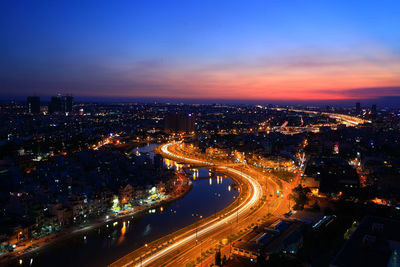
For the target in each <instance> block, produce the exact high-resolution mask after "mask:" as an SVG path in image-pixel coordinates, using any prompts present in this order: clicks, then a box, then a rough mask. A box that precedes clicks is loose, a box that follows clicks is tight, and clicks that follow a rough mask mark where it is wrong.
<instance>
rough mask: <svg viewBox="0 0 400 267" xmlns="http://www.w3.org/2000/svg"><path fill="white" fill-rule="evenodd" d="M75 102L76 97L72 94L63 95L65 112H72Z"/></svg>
mask: <svg viewBox="0 0 400 267" xmlns="http://www.w3.org/2000/svg"><path fill="white" fill-rule="evenodd" d="M73 104H74V98H73V97H72V96H64V97H63V112H68V113H71V112H72V106H73Z"/></svg>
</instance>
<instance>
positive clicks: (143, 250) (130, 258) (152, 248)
mask: <svg viewBox="0 0 400 267" xmlns="http://www.w3.org/2000/svg"><path fill="white" fill-rule="evenodd" d="M154 152H155V153H158V154H161V155H162V156H163V157H164V158H168V159H171V160H174V161H177V162H179V163H183V164H188V165H190V166H191V167H194V168H196V166H197V167H203V165H204V164H201V163H199V164H196V163H193V162H192V161H185V160H182V159H181V158H179V157H173V156H171V155H168V154H165V153H164V152H163V151H162V150H161V146H158V147H156V148H155V149H154ZM210 167H212V166H210ZM218 171H219V172H221V173H224V174H227V175H229V177H231V178H232V179H233V180H234V182H235V183H236V184H237V185H238V186H239V195H238V196H237V197H236V198H235V200H234V201H233V202H232V203H231V204H230V205H228V206H227V207H226V208H224V209H222V210H220V211H218V212H216V213H215V214H214V215H212V216H209V217H206V218H203V219H200V220H199V221H197V222H196V223H193V224H190V225H188V226H186V227H184V228H182V229H179V230H178V231H175V232H173V233H171V234H169V235H166V236H164V237H162V238H159V239H157V240H155V241H153V242H150V243H148V244H145V246H142V247H140V248H138V249H136V250H134V251H132V252H131V253H129V254H127V255H125V256H124V257H122V258H120V259H119V260H117V261H115V262H113V263H112V264H110V265H109V267H117V266H126V265H127V264H130V263H132V262H136V263H140V262H141V260H142V257H146V256H149V255H150V254H154V253H155V252H157V251H158V250H160V249H162V248H164V247H166V246H168V245H170V244H172V243H174V242H175V241H176V240H180V239H182V238H183V237H185V236H187V235H188V234H190V232H191V231H193V230H194V229H197V228H199V227H201V226H202V225H205V224H207V223H210V222H212V221H213V220H217V219H220V218H223V217H225V216H227V214H228V213H229V212H231V211H232V210H234V209H235V208H238V206H239V205H240V201H241V199H243V196H244V195H246V194H248V185H247V184H246V183H242V180H241V178H240V177H239V175H237V174H235V173H232V172H230V171H228V170H223V169H219V170H218Z"/></svg>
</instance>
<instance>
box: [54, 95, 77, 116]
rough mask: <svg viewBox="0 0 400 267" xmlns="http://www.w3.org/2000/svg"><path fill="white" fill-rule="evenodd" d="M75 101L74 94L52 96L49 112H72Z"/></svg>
mask: <svg viewBox="0 0 400 267" xmlns="http://www.w3.org/2000/svg"><path fill="white" fill-rule="evenodd" d="M73 101H74V98H73V97H72V96H61V95H57V96H52V97H51V101H50V104H49V112H50V113H56V112H60V113H71V112H72V106H73V104H74V102H73Z"/></svg>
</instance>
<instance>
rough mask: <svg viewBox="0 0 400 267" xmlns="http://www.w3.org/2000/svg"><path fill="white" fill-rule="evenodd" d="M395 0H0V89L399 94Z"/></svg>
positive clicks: (227, 95)
mask: <svg viewBox="0 0 400 267" xmlns="http://www.w3.org/2000/svg"><path fill="white" fill-rule="evenodd" d="M399 14H400V1H398V0H397V1H365V0H364V1H350V0H347V1H340V0H335V1H306V0H304V1H272V0H271V1H269V0H264V1H252V0H247V1H235V0H229V1H222V0H212V1H205V0H196V1H195V0H181V1H170V0H160V1H152V0H144V1H99V0H96V1H58V0H57V1H19V0H18V1H15V0H3V1H1V2H0V27H1V30H0V62H1V64H0V91H1V92H0V97H1V98H10V97H18V96H19V97H22V96H27V95H31V94H36V95H39V96H49V95H54V94H56V93H63V94H67V93H70V94H73V95H74V96H75V97H76V98H78V99H79V97H82V98H83V97H86V98H88V97H89V98H90V97H94V98H105V97H114V98H115V97H117V98H118V97H119V98H129V99H134V98H143V97H144V98H146V97H147V98H154V99H160V98H169V99H170V98H177V99H232V100H301V101H319V100H363V99H375V98H379V97H394V96H400V30H399V29H400V15H399Z"/></svg>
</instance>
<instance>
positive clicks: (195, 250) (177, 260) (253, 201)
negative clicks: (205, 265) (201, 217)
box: [112, 142, 290, 266]
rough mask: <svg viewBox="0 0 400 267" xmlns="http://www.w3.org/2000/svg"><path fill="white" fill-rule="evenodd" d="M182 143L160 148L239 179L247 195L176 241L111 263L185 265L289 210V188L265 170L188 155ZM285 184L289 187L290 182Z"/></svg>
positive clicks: (163, 151)
mask: <svg viewBox="0 0 400 267" xmlns="http://www.w3.org/2000/svg"><path fill="white" fill-rule="evenodd" d="M179 144H180V142H172V143H168V144H165V145H163V146H162V147H161V151H162V153H163V154H164V156H165V157H168V158H170V159H173V160H179V161H181V162H184V163H189V164H190V163H192V164H198V165H203V166H210V167H213V168H217V169H218V170H219V171H221V172H224V173H226V174H227V175H230V176H234V177H236V178H239V179H238V180H240V181H242V182H244V183H247V184H248V188H249V190H247V191H248V192H247V194H246V195H244V196H243V195H242V196H241V199H240V201H239V202H238V204H237V206H236V207H235V208H233V209H232V210H231V211H230V212H228V213H226V214H223V215H221V216H219V217H217V218H213V219H211V220H209V221H207V222H205V223H204V224H201V225H199V226H198V227H197V228H196V229H192V230H189V231H188V232H186V233H184V234H182V235H180V236H178V237H176V238H175V241H174V242H173V243H171V244H169V245H167V246H166V247H163V248H161V249H159V250H157V251H155V252H153V253H146V254H145V255H142V256H140V257H137V258H136V259H132V260H131V261H130V262H128V263H127V264H124V265H122V264H118V261H117V262H116V263H114V264H112V266H185V265H186V263H189V262H191V261H193V260H196V259H197V258H198V257H200V256H201V254H202V252H204V251H206V250H207V249H210V248H213V247H215V246H216V245H217V244H219V243H221V242H223V241H224V240H225V241H226V238H227V237H228V236H230V235H231V234H237V233H238V232H239V231H248V230H249V228H250V227H251V226H252V225H256V224H259V223H261V222H262V221H263V220H265V218H266V216H267V214H268V213H273V214H274V215H277V216H279V215H281V214H283V213H285V212H287V211H288V210H289V205H288V200H287V195H288V194H289V192H290V191H289V190H287V191H286V192H284V193H283V192H282V188H280V187H279V186H278V185H277V184H276V183H275V182H274V181H273V179H271V178H269V177H266V176H265V174H263V173H262V172H258V171H257V170H255V169H253V168H251V167H248V166H240V167H229V166H225V165H226V164H225V165H223V164H221V163H219V162H211V161H208V160H200V159H195V158H192V157H188V156H186V155H184V154H183V152H182V151H179V149H177V147H179ZM172 151H173V152H172ZM238 168H239V169H238ZM284 187H286V188H287V185H284ZM277 190H279V191H280V193H279V194H277V193H276V192H277ZM270 196H272V197H270ZM263 197H266V201H261V200H262V198H263ZM199 201H201V200H199ZM257 207H258V208H257ZM228 246H230V244H228ZM121 262H124V261H121ZM125 262H126V261H125ZM200 265H201V262H200Z"/></svg>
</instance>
